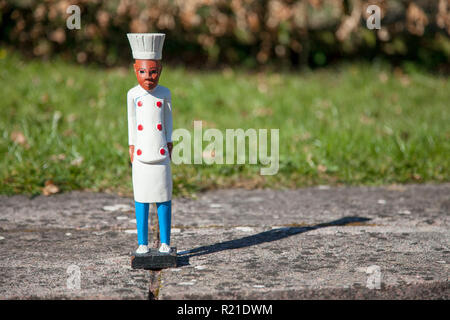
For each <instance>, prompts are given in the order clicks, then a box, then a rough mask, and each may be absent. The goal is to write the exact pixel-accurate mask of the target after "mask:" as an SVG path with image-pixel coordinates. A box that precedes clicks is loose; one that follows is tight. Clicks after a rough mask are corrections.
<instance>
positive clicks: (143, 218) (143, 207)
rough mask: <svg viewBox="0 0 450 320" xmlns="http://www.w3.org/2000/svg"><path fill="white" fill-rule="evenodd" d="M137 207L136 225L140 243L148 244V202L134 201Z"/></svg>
mask: <svg viewBox="0 0 450 320" xmlns="http://www.w3.org/2000/svg"><path fill="white" fill-rule="evenodd" d="M134 204H135V208H136V225H137V238H138V244H139V245H141V244H144V245H148V207H149V204H148V203H142V202H137V201H135V202H134Z"/></svg>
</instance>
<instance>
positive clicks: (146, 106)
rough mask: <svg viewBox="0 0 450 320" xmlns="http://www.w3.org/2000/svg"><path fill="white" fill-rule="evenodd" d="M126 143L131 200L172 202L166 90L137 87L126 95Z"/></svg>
mask: <svg viewBox="0 0 450 320" xmlns="http://www.w3.org/2000/svg"><path fill="white" fill-rule="evenodd" d="M127 109H128V144H129V145H134V155H133V163H132V177H133V179H132V180H133V193H134V200H135V201H138V202H145V203H154V202H164V201H168V200H171V199H172V173H171V169H170V158H169V149H168V148H167V142H172V101H171V94H170V90H169V89H168V88H166V87H163V86H160V85H158V86H156V87H155V88H154V89H153V90H151V91H147V90H145V89H143V88H142V87H141V86H140V85H137V86H136V87H134V88H132V89H130V90H129V91H128V94H127Z"/></svg>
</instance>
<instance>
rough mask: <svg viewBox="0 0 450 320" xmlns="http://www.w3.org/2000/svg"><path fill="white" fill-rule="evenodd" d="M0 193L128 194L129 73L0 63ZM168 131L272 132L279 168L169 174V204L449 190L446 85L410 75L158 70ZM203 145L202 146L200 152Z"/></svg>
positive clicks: (371, 69)
mask: <svg viewBox="0 0 450 320" xmlns="http://www.w3.org/2000/svg"><path fill="white" fill-rule="evenodd" d="M0 81H1V85H0V97H1V100H0V115H1V117H0V132H1V136H0V155H1V157H0V180H1V182H2V183H1V184H0V193H2V194H14V193H25V194H39V193H41V192H42V189H43V187H44V185H45V183H46V182H47V184H48V183H49V182H48V181H52V183H53V184H54V185H56V186H57V187H58V189H59V190H60V191H68V190H74V189H84V190H93V191H112V192H118V193H121V194H130V193H131V190H132V186H131V168H130V166H129V160H128V151H127V148H128V146H127V142H128V140H127V115H126V93H127V90H128V89H129V88H131V87H133V86H134V85H135V84H136V80H135V78H134V74H133V71H132V68H131V64H130V68H117V69H108V70H105V69H101V68H96V67H81V66H77V65H73V64H67V63H64V62H61V61H59V60H58V61H51V62H40V61H25V60H24V59H22V58H20V57H19V56H17V55H14V54H11V53H9V52H5V51H1V52H0ZM160 83H161V84H162V85H164V86H167V87H169V88H170V89H171V91H172V97H173V98H172V99H173V116H174V129H176V128H186V129H189V130H190V131H193V121H194V120H203V121H204V124H203V127H204V128H218V129H221V130H224V129H226V128H243V129H247V128H255V129H259V128H269V129H270V128H278V129H280V131H279V133H280V169H279V172H278V174H276V175H273V176H261V175H260V174H259V169H260V166H259V165H173V166H172V169H173V179H174V194H175V195H190V194H192V193H195V192H197V191H201V190H205V189H210V188H217V187H236V186H240V187H247V188H254V187H274V188H279V187H288V188H292V187H301V186H306V185H313V184H331V185H336V184H371V185H372V184H391V183H408V182H444V181H449V169H450V168H449V167H450V166H449V164H450V160H449V159H450V126H449V110H450V83H449V81H448V79H447V78H445V77H437V76H435V75H432V74H427V73H423V72H420V71H409V72H406V71H400V70H395V71H392V70H391V68H390V67H389V66H387V65H384V64H380V65H369V64H358V63H357V64H352V65H342V66H340V67H335V68H333V69H324V70H318V71H314V72H302V73H289V74H278V73H275V72H267V73H249V72H242V71H240V70H239V69H237V68H236V69H235V70H225V71H203V72H194V71H190V70H185V69H183V68H171V67H170V66H166V67H165V69H164V71H163V74H162V77H161V80H160ZM205 146H206V143H205Z"/></svg>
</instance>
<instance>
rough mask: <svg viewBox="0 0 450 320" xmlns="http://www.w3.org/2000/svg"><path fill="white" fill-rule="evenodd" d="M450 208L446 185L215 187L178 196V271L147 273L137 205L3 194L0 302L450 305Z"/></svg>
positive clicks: (82, 195)
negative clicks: (133, 261) (140, 257)
mask: <svg viewBox="0 0 450 320" xmlns="http://www.w3.org/2000/svg"><path fill="white" fill-rule="evenodd" d="M449 212H450V184H441V185H405V186H403V185H402V186H399V185H393V186H386V187H338V188H329V187H326V186H321V187H320V186H319V187H314V188H305V189H298V190H251V191H250V190H241V189H230V190H217V191H212V192H207V193H204V194H200V195H199V196H198V199H179V198H177V199H174V200H173V218H172V226H173V227H172V243H171V245H173V246H176V247H177V249H178V253H179V266H178V267H177V268H174V269H164V270H161V271H146V270H132V269H131V267H130V253H131V251H132V250H134V249H136V247H137V241H136V233H135V226H136V224H135V223H136V222H135V220H134V213H133V199H130V198H123V197H118V196H115V195H111V194H98V193H87V192H71V193H65V194H58V195H54V196H50V197H44V196H38V197H35V198H33V199H29V198H27V197H25V196H12V197H7V196H0V299H42V298H44V299H49V298H50V299H379V298H383V299H384V298H394V299H411V298H415V299H449V297H450V290H449V283H448V273H449V257H450V251H449V250H450V249H449V238H450V232H449V227H448V224H449ZM153 213H154V211H153ZM151 216H152V217H155V215H154V214H152V215H151ZM155 223H156V222H155V221H152V226H153V228H154V225H155ZM151 235H152V236H154V237H153V239H152V245H153V246H154V247H157V243H156V242H157V238H156V233H155V232H151ZM71 265H72V266H71ZM77 270H79V275H80V277H79V279H80V282H79V284H80V288H79V289H77V281H76V279H77Z"/></svg>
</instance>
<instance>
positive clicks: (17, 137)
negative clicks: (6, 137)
mask: <svg viewBox="0 0 450 320" xmlns="http://www.w3.org/2000/svg"><path fill="white" fill-rule="evenodd" d="M11 140H12V141H13V142H14V143H17V144H20V145H21V146H23V147H24V148H29V147H30V146H29V144H28V142H27V138H26V137H25V135H24V134H23V133H22V132H20V131H13V132H11Z"/></svg>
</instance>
